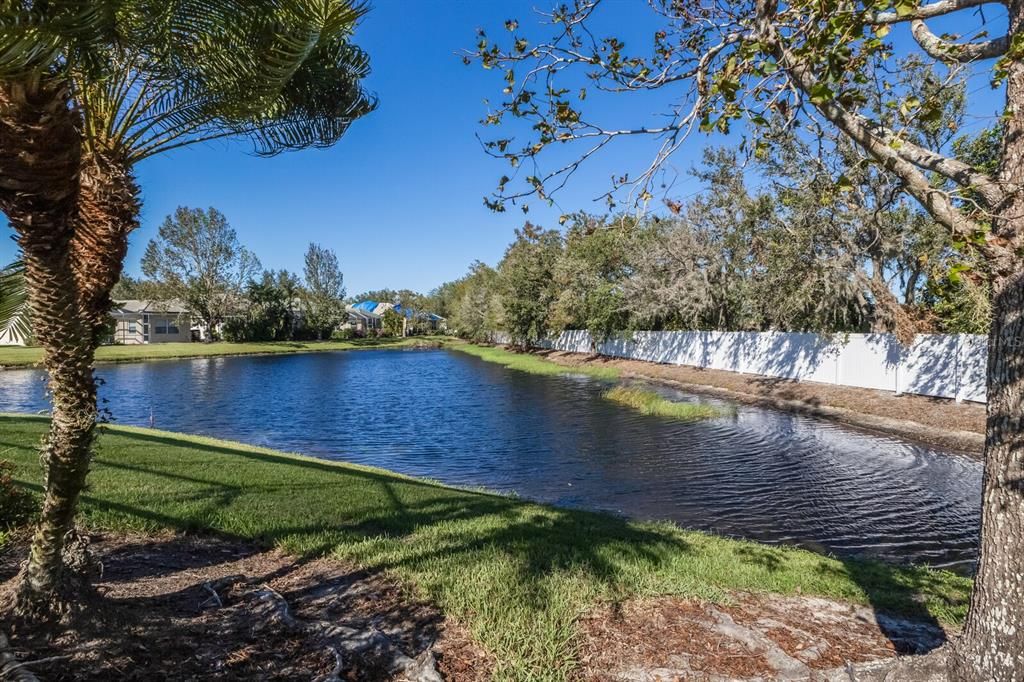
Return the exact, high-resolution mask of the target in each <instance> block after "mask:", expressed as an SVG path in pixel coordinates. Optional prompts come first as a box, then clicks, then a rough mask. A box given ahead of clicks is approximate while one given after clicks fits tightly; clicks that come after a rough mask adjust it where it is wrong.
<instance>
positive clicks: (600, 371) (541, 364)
mask: <svg viewBox="0 0 1024 682" xmlns="http://www.w3.org/2000/svg"><path fill="white" fill-rule="evenodd" d="M446 347H447V348H451V349H452V350H457V351H461V352H463V353H469V354H470V355H475V356H476V357H478V358H480V359H481V360H486V361H487V362H494V363H497V364H499V365H504V366H505V367H508V368H509V369H514V370H517V371H519V372H529V373H530V374H549V375H550V374H586V375H587V376H592V377H597V378H599V379H617V378H618V377H619V370H618V368H616V367H590V366H578V367H566V366H565V365H559V364H558V363H555V362H551V361H550V360H545V359H544V358H542V357H539V356H537V355H530V354H529V353H516V352H514V351H508V350H505V349H504V348H499V347H497V346H477V345H475V344H471V343H462V342H450V343H448V344H446Z"/></svg>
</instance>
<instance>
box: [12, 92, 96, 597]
mask: <svg viewBox="0 0 1024 682" xmlns="http://www.w3.org/2000/svg"><path fill="white" fill-rule="evenodd" d="M67 97H68V90H67V87H66V84H65V83H63V82H54V81H49V80H46V79H35V80H31V81H26V82H7V83H4V84H3V85H2V86H0V177H2V180H0V185H2V186H0V208H2V209H3V210H4V212H5V213H6V214H7V217H8V219H9V220H10V221H11V224H12V225H13V226H14V229H15V231H16V232H17V234H18V243H19V244H20V246H21V248H22V251H23V256H24V260H25V270H26V272H25V277H26V281H27V284H28V292H29V306H30V307H31V310H32V320H33V330H34V333H35V338H36V340H37V341H38V342H39V344H40V345H42V347H43V350H44V355H43V364H44V366H45V367H46V369H47V371H48V372H49V375H50V391H51V393H52V400H53V420H52V423H51V426H50V431H49V433H48V435H47V437H46V440H45V442H44V444H43V453H42V454H43V458H42V459H43V464H44V467H45V469H46V471H45V474H46V495H45V498H44V501H43V509H42V515H41V518H40V522H39V526H38V528H37V530H36V534H35V536H34V537H33V540H32V548H31V550H30V554H29V561H28V563H27V564H26V568H25V569H24V572H23V579H22V582H21V585H20V587H19V590H18V608H19V610H20V611H22V612H23V613H25V614H31V613H35V612H39V611H45V610H48V609H49V607H50V606H51V604H52V600H51V599H50V598H51V597H52V596H53V594H54V592H55V590H56V587H57V584H58V581H59V578H60V568H61V553H62V550H63V545H64V537H65V535H66V534H67V532H68V530H70V529H71V524H72V521H73V517H74V510H75V503H76V502H77V500H78V494H79V492H80V491H81V489H82V485H83V483H84V481H85V473H86V471H87V469H88V462H89V454H88V453H89V443H90V441H91V439H92V432H93V428H94V424H95V415H96V400H95V397H96V389H95V384H94V382H93V377H92V368H91V360H92V358H91V353H90V334H89V333H88V330H87V328H86V326H85V325H84V324H83V323H82V317H81V315H80V311H79V306H78V300H77V297H76V295H75V290H76V286H75V277H74V270H73V267H72V259H71V241H72V237H73V235H74V224H75V208H76V204H77V199H78V189H79V169H80V166H81V143H80V136H79V133H78V119H77V116H76V115H75V114H74V113H73V112H72V110H71V108H70V107H69V105H68V99H67Z"/></svg>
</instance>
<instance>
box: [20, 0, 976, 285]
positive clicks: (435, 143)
mask: <svg viewBox="0 0 1024 682" xmlns="http://www.w3.org/2000/svg"><path fill="white" fill-rule="evenodd" d="M548 4H549V2H548V1H547V0H534V1H533V2H522V1H519V0H516V1H514V2H490V1H486V0H482V1H470V0H445V1H442V0H436V1H432V2H426V1H425V0H420V1H416V0H375V1H374V2H373V8H372V10H371V11H370V13H369V14H368V15H367V16H366V17H365V18H364V20H363V22H362V24H361V25H360V27H359V29H358V30H357V33H356V42H357V43H358V44H359V45H360V46H362V47H363V48H364V49H365V50H366V51H367V52H368V53H369V54H370V57H371V63H372V67H373V73H372V75H371V77H370V79H369V80H368V83H367V85H368V87H369V89H370V90H372V91H374V92H375V93H376V94H377V95H378V96H379V98H380V107H379V108H378V109H377V111H375V112H373V113H372V114H370V115H369V116H368V117H366V118H364V119H362V120H360V121H357V122H356V123H355V124H354V125H353V127H352V128H351V130H350V131H349V132H348V134H347V135H346V136H345V138H343V139H342V140H341V142H340V143H339V144H338V145H336V146H335V147H333V148H331V149H328V150H309V151H303V152H293V153H289V154H283V155H280V156H277V157H274V158H271V159H264V158H258V157H255V156H252V155H251V154H249V153H248V149H249V148H248V146H247V145H246V144H245V143H243V142H239V143H222V144H208V145H203V146H197V147H192V148H187V149H183V150H180V151H177V152H174V153H172V154H170V155H166V156H163V157H158V158H154V159H150V160H148V161H145V162H143V164H141V165H140V166H139V167H138V169H137V171H138V178H139V181H140V184H141V186H142V196H143V202H144V203H143V212H142V227H141V228H140V229H139V230H138V231H136V232H135V233H134V234H133V235H132V237H131V247H130V249H129V252H128V259H127V261H126V269H127V271H128V272H130V273H133V274H137V273H138V266H139V259H140V258H141V255H142V251H143V250H144V249H145V245H146V243H147V242H148V241H149V239H150V238H151V237H152V236H153V235H154V234H155V232H156V229H157V226H158V225H159V223H160V222H161V221H162V220H163V218H164V216H166V215H167V214H168V213H170V212H171V211H172V210H173V209H174V208H175V207H176V206H179V205H185V206H199V207H207V206H215V207H216V208H218V209H219V210H221V211H222V212H223V213H224V214H225V215H226V216H227V217H228V220H229V221H230V222H231V224H232V226H233V227H234V228H235V229H236V230H237V232H238V234H239V237H240V239H241V241H242V242H243V243H244V244H245V245H246V246H247V247H248V248H249V249H251V250H252V251H254V252H255V253H256V255H257V256H258V257H259V258H260V260H261V262H262V263H263V265H264V267H267V268H275V269H276V268H288V269H289V270H293V271H296V272H301V268H302V256H303V253H304V251H305V249H306V245H307V244H308V243H309V242H310V241H315V242H318V243H320V244H322V245H324V246H327V247H329V248H332V249H334V250H335V251H336V252H337V253H338V255H339V258H340V260H341V264H342V269H343V270H344V272H345V279H346V285H347V288H348V291H349V293H350V294H356V293H358V292H361V291H364V290H367V289H377V288H383V287H390V288H396V289H397V288H410V289H416V290H421V291H426V290H429V289H431V288H432V287H434V286H436V285H437V284H440V283H441V282H444V281H446V280H450V279H454V278H456V277H459V276H460V275H462V274H463V273H464V272H465V270H466V268H467V266H468V265H469V263H470V262H471V261H473V260H474V259H480V260H483V261H485V262H488V263H492V264H493V263H495V262H496V261H497V260H498V259H500V257H501V254H502V252H503V251H504V248H505V246H506V244H507V243H508V242H509V241H510V239H511V236H512V230H513V228H515V227H518V226H520V225H521V224H522V223H523V221H524V219H525V218H526V217H527V216H524V215H523V214H522V213H521V212H519V211H518V210H510V211H509V212H506V213H504V214H495V213H492V212H491V211H489V210H488V209H487V208H486V207H485V206H484V205H483V201H482V199H483V197H484V196H485V195H487V194H489V193H490V192H491V191H492V190H493V189H494V186H495V182H496V180H497V178H499V177H500V176H501V175H502V174H503V173H505V172H507V164H506V163H505V162H503V161H499V160H495V159H491V158H490V157H488V156H486V155H485V154H484V152H483V151H482V149H481V148H480V144H479V142H478V141H477V139H476V137H475V135H476V134H477V133H481V132H482V133H484V134H487V133H488V132H489V131H486V130H483V129H482V128H481V126H480V125H479V120H480V119H481V118H482V117H483V115H484V112H485V111H486V109H485V105H484V100H485V99H486V98H490V99H492V100H495V101H497V100H499V99H500V96H501V93H500V91H501V87H502V82H501V76H500V74H499V73H496V72H493V71H490V72H488V71H484V70H482V69H481V68H480V67H479V66H478V65H475V64H474V65H472V66H465V65H463V64H462V61H461V59H460V57H459V56H458V55H457V54H456V53H457V52H458V51H459V50H461V49H463V48H467V47H471V46H473V45H474V43H475V41H476V36H475V31H476V29H477V28H478V27H482V28H484V29H485V30H486V31H487V32H488V33H489V34H490V35H492V36H494V37H500V38H502V39H504V37H505V36H506V35H507V34H506V32H505V30H504V28H503V24H504V21H505V20H506V19H509V18H513V17H515V18H518V19H519V20H520V22H521V24H523V25H524V27H525V25H526V24H527V23H529V22H536V21H538V19H537V17H536V15H535V14H534V13H533V7H535V6H536V7H540V8H545V9H546V8H547V5H548ZM599 17H600V20H601V23H600V25H599V29H600V28H601V27H604V28H605V29H607V30H606V31H604V30H599V31H598V33H599V34H606V33H607V34H611V33H614V34H616V35H620V36H624V37H625V38H626V39H627V42H634V41H635V42H634V44H636V45H637V46H638V47H639V46H641V45H643V46H646V45H649V41H650V36H651V33H652V27H653V25H654V24H653V23H651V21H652V13H651V12H650V10H649V8H648V7H647V6H646V3H644V2H642V1H641V0H629V1H626V0H612V1H611V2H608V3H607V6H606V7H604V8H603V9H602V11H601V14H600V15H599ZM968 19H970V21H971V22H973V23H979V22H980V20H975V18H974V17H971V16H970V15H968ZM990 19H991V17H990ZM940 28H943V27H940ZM529 32H530V33H531V34H532V35H538V33H537V31H536V30H530V31H529ZM975 97H983V98H985V99H986V100H987V101H988V102H993V101H994V99H995V98H992V96H991V93H987V92H979V93H977V94H976V95H975ZM597 106H600V107H601V110H600V112H601V113H602V114H603V116H604V119H605V120H619V121H621V122H623V123H625V122H626V121H629V120H633V121H634V124H635V121H636V119H637V117H638V116H639V117H642V118H643V119H649V117H650V115H651V114H653V113H655V112H658V111H660V110H661V107H660V106H659V105H658V103H657V101H656V100H654V99H648V100H646V101H644V100H638V99H637V98H635V97H624V98H618V99H616V100H613V101H605V102H601V103H599V104H598V105H597ZM993 106H994V105H993ZM993 106H986V107H982V108H983V109H987V110H986V111H984V112H983V113H984V114H990V113H991V112H992V111H993ZM722 142H724V140H723V139H722V138H721V137H718V138H714V137H712V138H706V137H704V136H698V137H694V138H693V139H692V141H691V144H690V147H689V149H687V150H684V152H683V153H682V154H681V155H679V156H678V157H676V158H675V159H674V162H673V163H674V166H675V168H676V170H677V171H678V172H679V174H680V178H679V184H678V185H676V187H675V189H676V190H677V191H678V194H679V195H680V196H684V195H687V194H690V193H692V192H693V191H694V190H695V189H696V187H694V186H693V184H692V180H690V179H689V178H687V177H686V176H685V174H686V171H687V169H688V168H689V167H690V166H691V165H692V164H693V162H694V160H695V159H697V158H699V156H700V149H701V147H702V146H704V145H705V144H708V143H715V144H720V143H722ZM653 144H654V141H651V140H643V141H635V142H629V143H626V144H621V145H618V146H615V147H612V148H609V149H606V150H605V151H606V153H604V154H603V155H602V156H600V157H597V158H595V159H594V162H593V163H591V164H590V165H589V166H588V167H587V168H585V169H584V170H583V171H581V172H580V173H579V174H577V175H576V176H575V177H574V179H573V181H572V183H571V184H570V186H569V187H568V188H567V189H566V190H565V191H564V192H563V193H562V194H561V195H559V197H558V200H559V206H558V207H555V208H548V207H546V206H543V205H542V204H540V203H538V202H532V203H531V211H530V214H529V216H528V217H529V219H530V220H532V221H533V222H535V223H539V224H541V225H544V226H546V227H556V226H557V217H558V215H560V214H561V213H562V212H569V211H575V210H580V209H587V210H592V211H599V210H600V209H601V207H602V205H601V204H595V203H593V201H592V199H593V198H594V197H595V196H597V195H599V194H600V193H601V192H602V191H604V190H605V189H607V188H608V185H609V178H610V176H611V175H612V174H613V173H621V172H622V171H623V170H633V171H636V170H637V169H638V168H642V167H643V165H644V163H645V162H646V161H649V159H650V153H651V151H652V150H653V146H652V145H653ZM548 162H549V163H555V162H556V159H555V158H554V157H549V159H548ZM11 235H12V232H11V230H10V228H8V227H0V263H6V262H8V261H10V260H13V259H14V257H15V256H16V247H15V245H14V244H13V243H12V242H11V240H10V239H9V237H10V236H11Z"/></svg>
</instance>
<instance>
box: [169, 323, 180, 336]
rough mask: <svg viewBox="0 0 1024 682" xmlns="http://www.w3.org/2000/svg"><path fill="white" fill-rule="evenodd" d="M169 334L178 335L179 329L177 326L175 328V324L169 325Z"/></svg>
mask: <svg viewBox="0 0 1024 682" xmlns="http://www.w3.org/2000/svg"><path fill="white" fill-rule="evenodd" d="M167 333H168V334H177V333H178V328H177V327H176V326H174V325H173V324H169V325H167Z"/></svg>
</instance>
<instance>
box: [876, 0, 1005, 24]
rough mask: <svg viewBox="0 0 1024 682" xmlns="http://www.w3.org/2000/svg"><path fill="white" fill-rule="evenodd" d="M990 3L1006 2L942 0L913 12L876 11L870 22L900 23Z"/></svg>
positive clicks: (999, 1)
mask: <svg viewBox="0 0 1024 682" xmlns="http://www.w3.org/2000/svg"><path fill="white" fill-rule="evenodd" d="M989 4H1000V5H1001V4H1005V3H1003V2H1002V1H1001V0H940V2H933V3H932V4H930V5H925V4H922V5H920V6H918V8H917V9H916V10H914V11H912V12H905V13H900V12H875V13H874V14H871V15H869V16H868V23H870V24H900V23H903V22H906V21H912V20H914V19H930V18H931V17H938V16H942V15H943V14H949V13H951V12H956V11H957V10H962V9H969V8H971V7H980V6H982V5H989Z"/></svg>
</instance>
